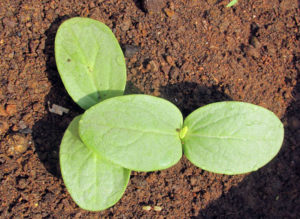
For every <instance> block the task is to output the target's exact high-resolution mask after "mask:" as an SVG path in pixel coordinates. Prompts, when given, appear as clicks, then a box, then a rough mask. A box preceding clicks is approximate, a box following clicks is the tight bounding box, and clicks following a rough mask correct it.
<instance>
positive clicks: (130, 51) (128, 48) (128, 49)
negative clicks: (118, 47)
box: [123, 45, 140, 58]
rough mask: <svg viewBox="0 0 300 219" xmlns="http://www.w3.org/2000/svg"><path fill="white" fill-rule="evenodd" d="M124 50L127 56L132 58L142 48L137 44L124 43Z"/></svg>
mask: <svg viewBox="0 0 300 219" xmlns="http://www.w3.org/2000/svg"><path fill="white" fill-rule="evenodd" d="M123 50H124V55H125V57H126V58H131V57H133V56H134V54H136V53H137V52H138V51H139V50H140V48H139V47H138V46H135V45H124V46H123Z"/></svg>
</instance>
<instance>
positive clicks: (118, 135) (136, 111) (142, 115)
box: [79, 95, 183, 172]
mask: <svg viewBox="0 0 300 219" xmlns="http://www.w3.org/2000/svg"><path fill="white" fill-rule="evenodd" d="M182 123H183V119H182V114H181V112H180V111H179V110H178V108H177V107H176V106H175V105H173V104H172V103H170V102H169V101H166V100H164V99H161V98H158V97H153V96H148V95H127V96H120V97H114V98H111V99H108V100H105V101H103V102H101V103H99V104H97V105H95V106H94V107H91V108H90V109H89V110H87V111H86V112H85V113H84V114H83V117H82V119H81V121H80V123H79V135H80V137H81V139H82V141H83V142H84V143H85V144H86V145H87V146H88V147H89V148H91V149H92V150H93V151H94V152H96V153H98V154H100V155H102V156H104V157H105V158H107V159H108V160H110V161H112V162H114V163H116V164H119V165H121V166H123V167H125V168H128V169H131V170H135V171H146V172H147V171H155V170H161V169H166V168H168V167H170V166H172V165H174V164H175V163H177V162H178V161H179V160H180V158H181V156H182V146H181V141H180V138H179V129H180V128H181V126H182Z"/></svg>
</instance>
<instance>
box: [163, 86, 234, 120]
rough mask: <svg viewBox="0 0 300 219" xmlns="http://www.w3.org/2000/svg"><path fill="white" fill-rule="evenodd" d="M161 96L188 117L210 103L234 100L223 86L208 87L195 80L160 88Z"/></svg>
mask: <svg viewBox="0 0 300 219" xmlns="http://www.w3.org/2000/svg"><path fill="white" fill-rule="evenodd" d="M159 91H160V93H161V97H162V98H165V99H167V100H169V101H171V102H172V103H173V104H175V105H176V106H177V107H178V108H179V109H180V110H181V112H182V114H183V116H184V117H186V116H187V115H188V114H190V113H191V112H192V111H194V110H196V109H198V108H199V107H201V106H204V105H207V104H209V103H215V102H220V101H230V100H232V99H231V98H230V97H229V96H228V95H227V94H225V93H224V91H223V90H222V88H221V87H218V86H212V87H207V86H203V85H200V84H197V83H193V82H182V83H175V84H171V85H167V86H164V87H161V88H160V90H159Z"/></svg>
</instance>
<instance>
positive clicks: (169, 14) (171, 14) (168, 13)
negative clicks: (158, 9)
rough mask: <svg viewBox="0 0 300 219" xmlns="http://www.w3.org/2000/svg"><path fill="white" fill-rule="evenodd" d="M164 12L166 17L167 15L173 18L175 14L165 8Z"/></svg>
mask: <svg viewBox="0 0 300 219" xmlns="http://www.w3.org/2000/svg"><path fill="white" fill-rule="evenodd" d="M164 12H165V13H166V15H167V16H168V17H173V15H174V14H175V12H174V11H172V10H170V9H169V8H165V9H164Z"/></svg>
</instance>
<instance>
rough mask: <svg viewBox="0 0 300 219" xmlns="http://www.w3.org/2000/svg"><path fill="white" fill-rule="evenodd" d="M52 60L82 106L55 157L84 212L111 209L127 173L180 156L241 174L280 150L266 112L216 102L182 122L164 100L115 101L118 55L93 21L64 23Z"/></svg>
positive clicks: (120, 71)
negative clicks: (81, 111)
mask: <svg viewBox="0 0 300 219" xmlns="http://www.w3.org/2000/svg"><path fill="white" fill-rule="evenodd" d="M55 57H56V62H57V66H58V71H59V73H60V75H61V78H62V81H63V83H64V85H65V87H66V89H67V91H68V93H69V94H70V96H71V97H72V98H73V100H74V101H75V102H76V103H77V104H78V105H80V106H81V107H82V108H84V109H86V111H85V112H84V114H83V115H80V116H78V117H75V118H74V120H73V121H72V122H71V124H70V125H69V127H68V128H67V130H66V131H65V134H64V136H63V139H62V142H61V145H60V152H59V158H60V166H61V173H62V177H63V180H64V182H65V185H66V187H67V189H68V191H69V193H70V194H71V196H72V198H73V200H74V201H75V202H76V203H77V204H78V205H79V206H80V207H81V208H83V209H86V210H91V211H99V210H104V209H106V208H109V207H111V206H112V205H114V204H115V203H116V202H117V201H118V200H119V199H120V198H121V197H122V195H123V193H124V191H125V189H126V186H127V184H128V181H129V178H130V172H131V170H134V171H145V172H148V171H156V170H163V169H166V168H169V167H171V166H173V165H174V164H176V163H177V162H178V161H179V160H180V159H181V157H182V152H183V153H184V154H185V156H186V157H187V158H188V159H189V160H190V161H191V162H192V163H193V164H195V165H196V166H198V167H200V168H202V169H204V170H207V171H211V172H215V173H222V174H242V173H248V172H251V171H255V170H257V169H258V168H260V167H262V166H264V165H265V164H267V163H268V162H269V161H270V160H271V159H272V158H274V157H275V156H276V154H277V153H278V151H279V150H280V147H281V144H282V141H283V136H284V131H283V125H282V123H281V121H280V120H279V119H278V118H277V117H276V115H275V114H274V113H273V112H271V111H269V110H267V109H265V108H263V107H260V106H256V105H253V104H250V103H243V102H236V101H225V102H218V103H212V104H208V105H206V106H204V107H200V108H198V109H197V110H195V111H194V112H192V113H191V114H190V115H188V116H187V117H186V118H185V119H183V116H182V114H181V112H180V110H179V109H178V108H177V107H176V106H175V105H173V104H172V103H171V102H169V101H167V100H164V99H162V98H159V97H153V96H149V95H143V94H138V95H137V94H133V95H125V96H120V95H121V94H122V93H123V91H124V88H125V82H126V67H125V61H124V57H123V53H122V51H121V49H120V46H119V44H118V42H117V40H116V39H115V37H114V35H113V34H112V33H111V31H110V30H109V28H108V27H106V26H105V25H104V24H102V23H100V22H98V21H95V20H92V19H88V18H72V19H69V20H67V21H65V22H64V23H63V24H62V25H61V26H60V28H59V30H58V32H57V35H56V39H55ZM100 100H101V102H100Z"/></svg>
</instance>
